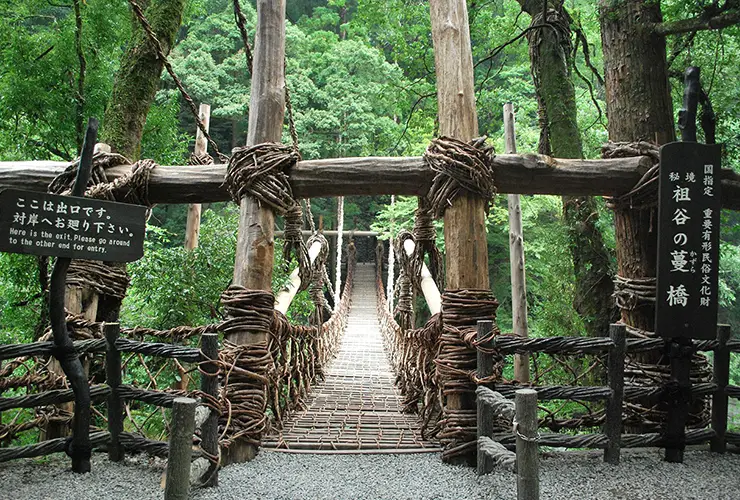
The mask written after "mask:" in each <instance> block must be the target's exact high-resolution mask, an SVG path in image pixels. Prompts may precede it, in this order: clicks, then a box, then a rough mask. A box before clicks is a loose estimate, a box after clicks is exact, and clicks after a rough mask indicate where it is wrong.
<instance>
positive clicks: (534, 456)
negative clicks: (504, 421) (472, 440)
mask: <svg viewBox="0 0 740 500" xmlns="http://www.w3.org/2000/svg"><path fill="white" fill-rule="evenodd" d="M514 403H515V404H516V421H517V427H516V498H517V500H538V499H539V498H540V462H539V456H538V454H539V450H538V445H537V391H535V390H533V389H519V390H518V391H516V393H515V394H514Z"/></svg>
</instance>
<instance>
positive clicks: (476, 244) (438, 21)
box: [429, 0, 490, 463]
mask: <svg viewBox="0 0 740 500" xmlns="http://www.w3.org/2000/svg"><path fill="white" fill-rule="evenodd" d="M429 10H430V15H431V23H432V42H433V44H434V62H435V67H436V75H437V102H438V108H439V134H440V136H447V137H452V138H455V139H458V140H461V141H466V142H467V141H470V140H471V139H473V138H475V137H477V135H478V116H477V113H476V109H475V90H474V86H473V56H472V51H471V46H470V29H469V25H468V10H467V3H466V1H465V0H431V1H430V2H429ZM485 207H486V200H482V199H480V198H477V197H474V196H470V195H462V196H459V197H458V198H456V199H455V200H454V201H452V205H451V206H449V207H448V208H447V210H446V211H445V216H444V235H445V249H446V266H445V267H446V283H447V288H449V289H451V290H457V289H490V284H489V281H488V244H487V241H486V214H485ZM443 314H444V313H443ZM446 407H447V408H448V409H450V410H452V411H455V410H471V409H472V410H475V399H474V396H473V395H469V394H452V395H450V396H448V397H447V401H446ZM473 459H474V457H465V456H460V457H459V458H456V459H455V461H459V462H460V463H462V462H473V461H474V460H473Z"/></svg>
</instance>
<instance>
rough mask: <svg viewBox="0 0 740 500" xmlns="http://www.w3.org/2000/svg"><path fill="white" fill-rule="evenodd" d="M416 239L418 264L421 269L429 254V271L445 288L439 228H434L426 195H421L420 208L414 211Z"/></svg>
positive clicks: (439, 285)
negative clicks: (439, 245)
mask: <svg viewBox="0 0 740 500" xmlns="http://www.w3.org/2000/svg"><path fill="white" fill-rule="evenodd" d="M414 240H415V242H416V252H415V254H414V258H415V259H416V260H417V261H418V264H416V266H417V267H418V268H419V269H420V270H421V264H422V263H423V262H424V256H425V255H428V256H429V272H430V273H431V274H432V279H433V280H434V282H435V283H436V284H437V287H438V288H439V289H440V290H441V289H443V288H444V261H443V260H442V254H441V253H440V251H439V249H438V248H437V230H436V229H435V228H434V216H433V214H432V209H431V207H430V206H429V201H428V200H427V198H426V196H420V197H419V201H418V208H417V209H416V212H415V213H414Z"/></svg>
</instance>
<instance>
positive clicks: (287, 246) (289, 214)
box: [283, 203, 311, 292]
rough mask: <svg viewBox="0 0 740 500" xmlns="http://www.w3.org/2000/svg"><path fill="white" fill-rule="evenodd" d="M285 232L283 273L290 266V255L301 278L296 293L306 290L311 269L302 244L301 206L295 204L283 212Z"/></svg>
mask: <svg viewBox="0 0 740 500" xmlns="http://www.w3.org/2000/svg"><path fill="white" fill-rule="evenodd" d="M283 218H284V219H285V232H284V236H283V239H284V240H285V243H284V244H283V261H284V262H285V271H286V272H287V271H288V270H289V269H288V268H289V266H290V260H291V255H292V256H293V257H295V260H296V262H298V273H299V274H298V276H299V277H300V278H301V286H300V288H299V289H298V291H299V292H300V291H303V290H306V289H307V288H308V286H309V284H310V281H311V268H310V261H309V257H308V249H307V247H306V244H305V243H304V242H303V235H302V233H301V228H302V227H303V210H301V204H300V203H296V204H294V205H293V206H291V207H290V208H288V210H287V211H286V212H285V214H284V215H283Z"/></svg>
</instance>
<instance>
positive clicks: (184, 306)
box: [121, 204, 313, 329]
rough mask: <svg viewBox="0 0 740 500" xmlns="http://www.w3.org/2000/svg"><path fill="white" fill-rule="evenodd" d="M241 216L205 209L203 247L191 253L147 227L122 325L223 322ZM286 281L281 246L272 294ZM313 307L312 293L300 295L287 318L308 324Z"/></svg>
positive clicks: (229, 208) (226, 208) (230, 208)
mask: <svg viewBox="0 0 740 500" xmlns="http://www.w3.org/2000/svg"><path fill="white" fill-rule="evenodd" d="M238 213H239V211H238V208H237V207H235V206H234V205H232V204H224V205H223V206H215V207H214V208H213V209H208V210H206V211H205V212H204V213H203V217H202V219H203V222H202V225H201V232H200V243H199V246H198V247H197V248H196V249H195V250H193V251H187V250H185V248H184V247H183V246H182V245H181V244H179V243H178V244H177V245H172V239H173V237H174V235H173V234H172V233H171V232H170V231H168V230H167V229H164V228H161V227H158V226H153V225H149V226H148V231H147V237H146V240H145V243H144V246H145V248H144V257H143V258H142V259H141V260H138V261H136V262H134V263H132V264H131V265H130V266H129V273H130V275H131V286H130V287H129V290H128V295H127V296H126V300H125V301H124V303H123V308H122V310H121V321H122V323H123V324H124V325H126V326H137V325H138V326H143V327H148V328H156V329H167V328H173V327H175V326H178V325H190V326H196V325H204V324H209V323H216V322H218V321H220V318H221V313H220V305H219V300H220V297H221V293H222V292H223V291H224V290H225V289H226V287H227V286H228V285H229V283H230V282H231V279H232V276H233V269H234V258H235V257H234V255H235V248H236V231H237V227H238ZM292 264H293V266H292V267H294V263H292ZM287 282H288V275H287V272H286V269H285V266H284V263H283V260H282V248H281V245H280V244H279V243H278V244H277V245H276V249H275V267H274V272H273V293H278V292H279V291H280V290H281V289H282V288H283V287H284V285H285V284H286V283H287ZM312 307H313V305H312V304H311V302H310V299H309V297H308V294H307V293H306V292H302V293H299V294H298V295H297V296H296V298H295V300H294V302H293V304H292V306H291V310H290V311H289V314H288V316H289V318H292V319H294V320H296V321H299V322H305V321H306V320H307V318H308V317H309V315H310V313H311V310H312Z"/></svg>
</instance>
